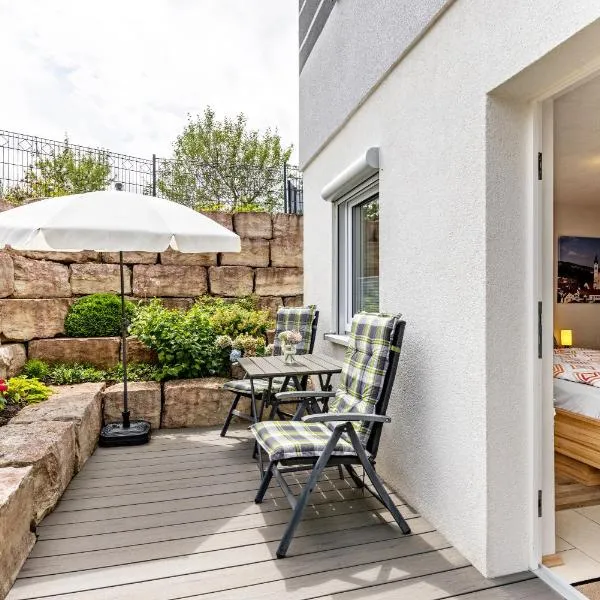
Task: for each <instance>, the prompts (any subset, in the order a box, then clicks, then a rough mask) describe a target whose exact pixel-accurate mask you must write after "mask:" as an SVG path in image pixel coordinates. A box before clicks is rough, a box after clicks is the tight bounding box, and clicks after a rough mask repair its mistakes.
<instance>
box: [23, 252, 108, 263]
mask: <svg viewBox="0 0 600 600" xmlns="http://www.w3.org/2000/svg"><path fill="white" fill-rule="evenodd" d="M11 253H12V254H13V255H15V256H24V257H25V258H31V259H33V260H52V261H54V262H61V263H86V262H97V261H99V260H100V252H94V251H93V250H82V251H81V252H40V251H37V250H11Z"/></svg>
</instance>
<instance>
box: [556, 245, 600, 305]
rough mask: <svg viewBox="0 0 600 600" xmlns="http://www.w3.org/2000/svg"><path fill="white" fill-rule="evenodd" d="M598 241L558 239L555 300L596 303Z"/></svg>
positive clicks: (598, 295) (599, 296)
mask: <svg viewBox="0 0 600 600" xmlns="http://www.w3.org/2000/svg"><path fill="white" fill-rule="evenodd" d="M599 260H600V238H592V237H574V236H561V237H559V238H558V269H557V278H556V301H557V302H559V303H565V304H568V303H574V304H600V264H599V262H598V261H599Z"/></svg>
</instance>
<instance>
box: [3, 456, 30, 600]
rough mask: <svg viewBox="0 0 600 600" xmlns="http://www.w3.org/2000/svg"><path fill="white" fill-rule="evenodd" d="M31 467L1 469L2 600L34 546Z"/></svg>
mask: <svg viewBox="0 0 600 600" xmlns="http://www.w3.org/2000/svg"><path fill="white" fill-rule="evenodd" d="M31 471H32V468H31V467H21V468H14V467H6V468H3V469H0V540H2V552H0V574H2V576H1V577H0V598H4V597H5V596H6V594H8V591H9V590H10V588H11V586H12V584H13V583H14V581H15V579H16V578H17V575H18V574H19V570H20V569H21V567H22V565H23V563H24V562H25V559H26V558H27V556H28V555H29V552H30V551H31V549H32V548H33V545H34V544H35V534H34V533H33V532H32V531H31V527H30V522H31V517H32V515H33V479H32V477H31Z"/></svg>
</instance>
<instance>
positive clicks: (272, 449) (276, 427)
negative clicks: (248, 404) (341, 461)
mask: <svg viewBox="0 0 600 600" xmlns="http://www.w3.org/2000/svg"><path fill="white" fill-rule="evenodd" d="M250 429H251V431H252V433H253V434H254V437H255V438H256V441H257V442H258V444H259V445H260V447H261V448H262V449H263V450H264V451H265V452H266V453H267V454H268V455H269V460H283V459H286V458H303V457H312V456H320V455H321V453H322V452H323V450H325V446H326V445H327V442H328V440H329V438H330V437H331V430H330V429H329V428H328V427H327V426H326V425H324V424H323V423H304V422H303V421H263V422H262V423H256V424H255V425H252V426H251V427H250ZM333 454H334V455H337V456H348V455H356V452H354V448H353V447H352V444H351V443H350V441H349V440H348V439H346V438H345V437H344V436H342V437H341V438H340V439H339V441H338V443H337V445H336V447H335V450H334V451H333Z"/></svg>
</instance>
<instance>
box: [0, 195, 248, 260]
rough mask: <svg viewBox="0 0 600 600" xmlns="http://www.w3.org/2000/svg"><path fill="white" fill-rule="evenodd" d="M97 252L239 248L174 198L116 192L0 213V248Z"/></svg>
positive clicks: (226, 231) (219, 227) (44, 202)
mask: <svg viewBox="0 0 600 600" xmlns="http://www.w3.org/2000/svg"><path fill="white" fill-rule="evenodd" d="M4 245H9V246H11V247H12V248H15V249H16V250H46V251H47V250H60V251H77V250H96V251H99V252H119V251H124V252H125V251H145V252H163V251H165V250H166V249H167V248H169V247H171V248H173V249H174V250H179V251H180V252H239V251H240V238H239V237H238V236H237V235H236V234H235V233H233V232H232V231H229V229H226V228H225V227H223V226H222V225H219V224H218V223H216V222H215V221H213V220H212V219H210V218H208V217H205V216H204V215H202V214H201V213H199V212H196V211H195V210H192V209H191V208H187V207H186V206H183V205H181V204H177V203H176V202H171V201H169V200H164V199H162V198H155V197H153V196H144V195H142V194H132V193H129V192H120V191H117V190H107V191H100V192H88V193H85V194H72V195H70V196H60V197H57V198H48V199H46V200H39V201H38V202H32V203H31V204H26V205H25V206H19V207H18V208H13V209H11V210H7V211H5V212H3V213H1V214H0V247H2V246H4Z"/></svg>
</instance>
